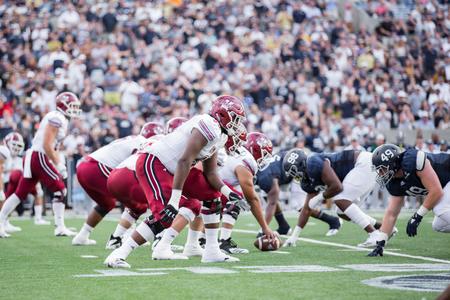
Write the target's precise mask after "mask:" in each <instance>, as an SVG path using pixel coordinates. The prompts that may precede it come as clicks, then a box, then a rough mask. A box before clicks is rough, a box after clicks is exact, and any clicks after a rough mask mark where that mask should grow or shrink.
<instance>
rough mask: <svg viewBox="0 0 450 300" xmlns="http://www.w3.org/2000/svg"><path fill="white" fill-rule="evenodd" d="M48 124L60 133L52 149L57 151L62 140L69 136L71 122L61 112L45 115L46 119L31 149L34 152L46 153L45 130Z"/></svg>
mask: <svg viewBox="0 0 450 300" xmlns="http://www.w3.org/2000/svg"><path fill="white" fill-rule="evenodd" d="M47 124H50V125H52V126H54V127H56V128H58V133H57V134H56V139H55V141H54V145H52V147H53V148H54V149H57V148H58V146H59V144H60V143H61V142H62V140H63V139H64V138H65V137H66V135H67V128H68V126H69V120H67V118H66V117H65V116H64V115H63V114H62V113H61V112H59V111H56V110H55V111H51V112H49V113H48V114H46V115H45V117H44V118H43V119H42V121H41V123H40V124H39V128H38V130H37V132H36V135H35V136H34V139H33V142H32V146H31V149H32V150H33V151H38V152H42V153H45V151H44V138H45V137H44V135H45V128H46V127H47Z"/></svg>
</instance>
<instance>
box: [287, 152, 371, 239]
mask: <svg viewBox="0 0 450 300" xmlns="http://www.w3.org/2000/svg"><path fill="white" fill-rule="evenodd" d="M283 169H284V171H285V172H286V174H288V175H290V176H292V177H294V178H298V179H299V181H300V182H301V187H302V189H303V190H304V191H305V192H307V193H308V194H307V196H306V200H305V204H304V206H303V209H302V210H301V212H300V216H299V219H298V224H297V226H296V227H295V229H294V230H293V232H292V235H291V236H290V237H289V238H288V239H287V240H286V241H285V243H284V244H283V246H284V247H289V246H295V244H296V241H297V240H298V237H299V235H300V232H301V231H302V230H303V228H304V227H305V225H306V223H307V222H308V219H309V216H310V215H311V213H312V210H313V209H315V208H316V207H317V206H319V205H320V204H321V203H322V202H323V201H324V200H326V199H332V200H333V202H334V204H336V206H337V213H338V215H339V216H340V217H341V218H343V219H344V220H347V221H353V222H354V223H356V224H357V225H359V226H360V227H361V228H363V229H364V230H365V231H366V232H367V233H368V234H369V235H371V234H373V232H374V231H375V227H374V226H375V225H376V224H377V222H376V220H375V219H374V218H372V217H370V216H368V215H366V214H365V213H364V212H363V211H362V210H361V209H360V208H359V207H358V206H357V205H356V204H355V203H356V202H357V201H358V200H359V199H360V198H361V197H363V196H364V195H366V194H368V193H369V192H370V191H371V190H372V188H373V186H374V185H375V177H376V175H375V172H374V171H373V170H372V154H371V153H369V152H360V151H356V150H345V151H341V152H336V153H314V154H311V155H310V156H309V157H307V156H306V155H305V153H304V152H303V151H302V150H300V149H292V150H290V151H289V152H288V153H286V155H285V156H284V158H283ZM377 226H380V224H377Z"/></svg>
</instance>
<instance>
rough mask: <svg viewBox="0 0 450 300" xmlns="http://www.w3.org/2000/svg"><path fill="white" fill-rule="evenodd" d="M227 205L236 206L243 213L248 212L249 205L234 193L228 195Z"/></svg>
mask: <svg viewBox="0 0 450 300" xmlns="http://www.w3.org/2000/svg"><path fill="white" fill-rule="evenodd" d="M228 203H230V204H231V205H237V206H238V207H239V208H240V209H242V210H244V211H246V210H250V205H249V204H248V202H247V201H246V200H245V199H243V198H242V197H241V196H240V195H239V194H238V193H235V192H231V193H230V194H229V195H228Z"/></svg>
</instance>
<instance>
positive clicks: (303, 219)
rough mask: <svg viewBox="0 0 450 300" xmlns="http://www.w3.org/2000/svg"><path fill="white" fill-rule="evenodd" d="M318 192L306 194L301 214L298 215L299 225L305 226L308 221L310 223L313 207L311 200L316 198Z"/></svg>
mask: <svg viewBox="0 0 450 300" xmlns="http://www.w3.org/2000/svg"><path fill="white" fill-rule="evenodd" d="M316 195H317V193H308V194H306V199H305V204H304V205H303V207H302V209H301V211H300V215H299V216H298V222H297V225H298V226H299V227H301V228H304V227H305V225H306V223H308V219H309V217H310V216H311V212H312V209H311V208H310V207H309V200H311V199H312V198H314V197H315V196H316Z"/></svg>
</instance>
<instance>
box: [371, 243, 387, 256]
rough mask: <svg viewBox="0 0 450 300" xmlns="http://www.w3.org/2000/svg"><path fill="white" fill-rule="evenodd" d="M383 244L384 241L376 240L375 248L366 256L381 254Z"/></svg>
mask: <svg viewBox="0 0 450 300" xmlns="http://www.w3.org/2000/svg"><path fill="white" fill-rule="evenodd" d="M384 245H386V241H378V242H377V246H376V247H375V249H373V250H372V252H370V253H369V254H367V256H371V257H376V256H383V251H384Z"/></svg>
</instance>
